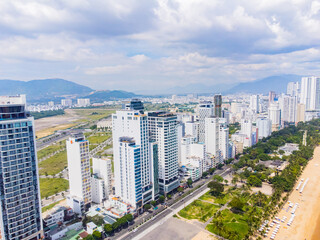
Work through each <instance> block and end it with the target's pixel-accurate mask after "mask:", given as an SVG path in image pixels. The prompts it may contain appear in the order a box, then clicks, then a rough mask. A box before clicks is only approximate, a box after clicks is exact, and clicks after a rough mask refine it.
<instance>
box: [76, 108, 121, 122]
mask: <svg viewBox="0 0 320 240" xmlns="http://www.w3.org/2000/svg"><path fill="white" fill-rule="evenodd" d="M73 111H74V112H75V113H76V114H77V115H79V116H81V118H85V119H90V120H100V119H103V118H106V117H108V116H109V115H111V114H112V113H114V112H115V110H106V109H103V108H90V109H73Z"/></svg>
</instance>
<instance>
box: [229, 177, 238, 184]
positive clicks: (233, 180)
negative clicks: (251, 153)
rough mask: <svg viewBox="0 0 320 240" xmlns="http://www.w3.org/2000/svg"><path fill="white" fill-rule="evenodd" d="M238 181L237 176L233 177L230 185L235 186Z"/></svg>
mask: <svg viewBox="0 0 320 240" xmlns="http://www.w3.org/2000/svg"><path fill="white" fill-rule="evenodd" d="M238 181H239V178H238V176H234V177H233V178H232V180H231V183H232V184H236V183H237V182H238Z"/></svg>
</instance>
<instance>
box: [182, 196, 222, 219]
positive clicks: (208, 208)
mask: <svg viewBox="0 0 320 240" xmlns="http://www.w3.org/2000/svg"><path fill="white" fill-rule="evenodd" d="M219 208H220V207H219V206H217V205H214V204H212V203H208V202H204V201H201V200H196V201H194V202H193V203H191V204H190V205H188V206H187V207H185V208H184V209H182V210H181V211H180V212H179V215H180V216H181V217H183V218H186V219H189V220H190V219H197V220H199V221H201V222H206V221H207V220H208V219H209V218H211V217H212V216H213V214H214V213H216V212H217V211H218V210H219Z"/></svg>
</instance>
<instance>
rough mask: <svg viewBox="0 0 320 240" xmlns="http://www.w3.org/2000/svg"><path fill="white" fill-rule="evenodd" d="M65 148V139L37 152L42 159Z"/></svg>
mask: <svg viewBox="0 0 320 240" xmlns="http://www.w3.org/2000/svg"><path fill="white" fill-rule="evenodd" d="M65 148H66V143H65V141H60V142H58V143H55V144H52V145H50V146H48V147H46V148H44V149H42V150H40V151H38V153H37V155H38V159H42V158H44V157H46V156H48V155H51V154H53V153H55V152H57V151H60V150H63V149H65Z"/></svg>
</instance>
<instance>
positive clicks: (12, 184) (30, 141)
mask: <svg viewBox="0 0 320 240" xmlns="http://www.w3.org/2000/svg"><path fill="white" fill-rule="evenodd" d="M34 132H35V130H34V120H33V117H30V115H29V114H28V113H27V112H26V98H25V96H24V95H20V96H10V97H9V96H8V97H5V96H4V97H0V144H1V149H0V196H1V198H0V201H1V205H0V236H1V239H3V240H11V239H12V240H15V239H27V240H28V239H41V236H42V220H41V206H40V201H41V199H40V191H39V179H38V176H39V174H38V161H37V154H36V146H35V142H36V141H35V134H34Z"/></svg>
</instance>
